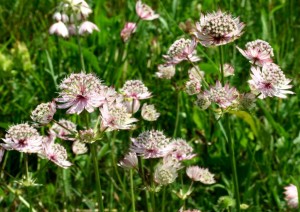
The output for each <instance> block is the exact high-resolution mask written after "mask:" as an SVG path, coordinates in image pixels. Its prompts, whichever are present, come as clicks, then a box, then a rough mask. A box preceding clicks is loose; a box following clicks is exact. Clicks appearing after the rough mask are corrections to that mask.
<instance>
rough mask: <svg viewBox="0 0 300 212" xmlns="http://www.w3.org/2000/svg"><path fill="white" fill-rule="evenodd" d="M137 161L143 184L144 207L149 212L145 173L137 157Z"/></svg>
mask: <svg viewBox="0 0 300 212" xmlns="http://www.w3.org/2000/svg"><path fill="white" fill-rule="evenodd" d="M138 160H139V174H140V176H141V178H142V182H143V186H144V194H143V195H144V200H145V201H146V205H147V211H148V212H149V211H150V206H149V205H150V204H149V201H148V191H147V187H148V183H147V182H146V179H145V172H144V166H143V161H142V158H141V157H138Z"/></svg>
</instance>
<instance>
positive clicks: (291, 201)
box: [284, 184, 299, 208]
mask: <svg viewBox="0 0 300 212" xmlns="http://www.w3.org/2000/svg"><path fill="white" fill-rule="evenodd" d="M284 190H285V192H284V195H285V200H286V202H287V204H288V206H289V207H291V208H298V204H299V203H298V190H297V187H296V186H295V185H293V184H291V185H289V186H286V187H284Z"/></svg>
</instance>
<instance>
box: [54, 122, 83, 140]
mask: <svg viewBox="0 0 300 212" xmlns="http://www.w3.org/2000/svg"><path fill="white" fill-rule="evenodd" d="M50 132H51V134H53V135H55V136H57V137H58V138H60V139H63V140H70V141H73V140H75V138H74V135H75V133H76V132H77V131H76V124H74V123H73V122H71V121H68V120H65V119H61V120H59V122H58V123H54V124H53V125H52V127H51V128H50Z"/></svg>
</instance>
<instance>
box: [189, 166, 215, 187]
mask: <svg viewBox="0 0 300 212" xmlns="http://www.w3.org/2000/svg"><path fill="white" fill-rule="evenodd" d="M186 174H187V176H188V177H189V178H190V179H191V180H193V181H200V182H201V183H203V184H214V183H215V182H216V181H215V179H214V174H212V173H210V172H209V171H208V169H205V168H200V167H199V166H190V167H188V168H187V169H186Z"/></svg>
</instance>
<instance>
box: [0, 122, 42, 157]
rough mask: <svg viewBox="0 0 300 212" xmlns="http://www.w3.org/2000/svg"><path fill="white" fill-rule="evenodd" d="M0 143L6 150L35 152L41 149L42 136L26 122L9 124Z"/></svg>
mask: <svg viewBox="0 0 300 212" xmlns="http://www.w3.org/2000/svg"><path fill="white" fill-rule="evenodd" d="M2 140H3V141H4V142H5V143H2V144H0V145H1V146H2V147H3V148H4V149H6V150H17V151H19V152H25V153H37V152H39V151H40V150H41V149H42V140H43V137H42V136H40V135H39V133H38V132H37V130H36V129H34V128H33V127H32V126H30V125H29V124H27V123H24V124H17V125H14V126H11V127H10V128H9V129H8V131H7V134H6V135H5V138H4V139H2Z"/></svg>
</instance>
